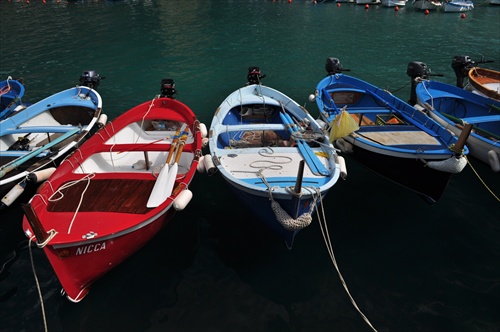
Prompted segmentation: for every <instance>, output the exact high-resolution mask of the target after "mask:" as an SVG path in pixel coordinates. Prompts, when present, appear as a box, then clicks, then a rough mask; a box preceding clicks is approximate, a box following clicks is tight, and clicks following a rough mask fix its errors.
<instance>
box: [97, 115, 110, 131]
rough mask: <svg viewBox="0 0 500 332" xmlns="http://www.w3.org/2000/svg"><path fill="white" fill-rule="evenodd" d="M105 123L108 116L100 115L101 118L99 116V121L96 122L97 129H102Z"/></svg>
mask: <svg viewBox="0 0 500 332" xmlns="http://www.w3.org/2000/svg"><path fill="white" fill-rule="evenodd" d="M106 122H108V116H107V115H106V114H101V116H99V119H98V120H97V127H99V128H102V127H104V126H105V125H106Z"/></svg>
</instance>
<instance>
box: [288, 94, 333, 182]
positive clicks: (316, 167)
mask: <svg viewBox="0 0 500 332" xmlns="http://www.w3.org/2000/svg"><path fill="white" fill-rule="evenodd" d="M280 104H281V109H282V112H281V113H280V117H281V120H282V121H283V123H284V124H285V126H286V127H288V130H289V131H290V133H291V134H293V132H295V131H298V130H297V129H296V127H295V123H293V120H292V119H291V118H290V116H289V115H288V114H287V113H286V111H285V108H284V106H283V103H281V102H280ZM296 141H297V146H298V148H299V151H300V153H301V154H302V157H303V158H304V159H305V161H306V162H307V165H309V168H310V169H311V171H312V172H313V174H315V175H324V176H327V175H329V174H330V173H329V172H328V170H327V169H326V168H325V166H324V165H323V164H322V163H321V161H320V160H319V159H318V157H317V156H316V155H315V154H314V151H312V150H311V148H310V147H309V145H307V143H306V142H304V140H301V139H297V138H296Z"/></svg>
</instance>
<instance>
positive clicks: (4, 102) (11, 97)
mask: <svg viewBox="0 0 500 332" xmlns="http://www.w3.org/2000/svg"><path fill="white" fill-rule="evenodd" d="M23 96H24V85H23V84H22V83H21V82H19V81H17V80H13V79H12V78H11V77H10V76H9V77H8V78H7V79H6V80H4V81H1V82H0V121H2V120H3V119H5V118H6V117H8V116H9V115H11V114H12V113H13V112H15V111H18V110H20V109H22V107H19V106H22V98H23Z"/></svg>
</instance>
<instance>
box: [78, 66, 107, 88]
mask: <svg viewBox="0 0 500 332" xmlns="http://www.w3.org/2000/svg"><path fill="white" fill-rule="evenodd" d="M101 79H104V77H102V78H101V76H99V74H98V73H97V72H96V71H95V70H88V71H84V72H83V74H81V75H80V85H83V86H88V87H89V88H91V89H94V90H95V89H97V87H98V86H99V83H100V82H101Z"/></svg>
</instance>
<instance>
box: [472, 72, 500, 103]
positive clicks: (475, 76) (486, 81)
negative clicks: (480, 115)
mask: <svg viewBox="0 0 500 332" xmlns="http://www.w3.org/2000/svg"><path fill="white" fill-rule="evenodd" d="M469 86H470V90H471V91H472V92H475V93H478V94H480V95H482V96H485V97H488V98H492V99H495V100H498V101H500V72H498V71H496V70H490V69H485V68H479V67H474V68H472V69H471V70H469Z"/></svg>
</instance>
